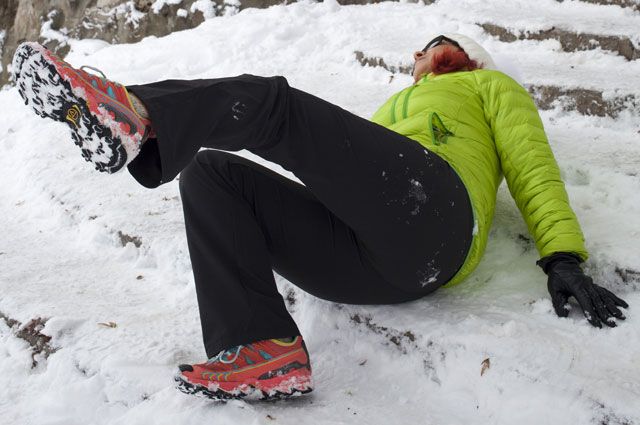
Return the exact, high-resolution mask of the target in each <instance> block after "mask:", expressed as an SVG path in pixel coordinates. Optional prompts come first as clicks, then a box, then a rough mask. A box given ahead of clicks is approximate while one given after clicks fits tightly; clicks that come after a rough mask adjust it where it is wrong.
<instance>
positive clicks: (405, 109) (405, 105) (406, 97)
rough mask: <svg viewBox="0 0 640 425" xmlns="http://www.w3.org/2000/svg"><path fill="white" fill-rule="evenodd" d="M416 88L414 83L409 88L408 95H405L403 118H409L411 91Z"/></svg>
mask: <svg viewBox="0 0 640 425" xmlns="http://www.w3.org/2000/svg"><path fill="white" fill-rule="evenodd" d="M415 88H416V85H413V86H411V88H410V89H409V90H407V95H406V96H405V97H404V105H403V106H402V118H407V110H408V109H409V96H411V92H412V91H413V90H414V89H415Z"/></svg>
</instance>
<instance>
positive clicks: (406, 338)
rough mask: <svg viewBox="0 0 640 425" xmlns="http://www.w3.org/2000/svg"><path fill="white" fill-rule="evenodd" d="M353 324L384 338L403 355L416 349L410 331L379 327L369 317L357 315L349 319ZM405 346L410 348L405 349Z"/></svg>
mask: <svg viewBox="0 0 640 425" xmlns="http://www.w3.org/2000/svg"><path fill="white" fill-rule="evenodd" d="M349 319H350V320H351V321H352V322H353V323H357V324H361V325H364V326H365V327H366V328H367V329H369V330H371V331H373V332H374V333H376V334H378V335H382V336H384V337H385V338H386V339H387V340H388V341H389V342H391V343H392V344H393V345H394V346H395V347H396V348H397V349H399V350H400V351H402V353H403V354H407V349H408V348H414V349H415V348H417V345H416V344H415V341H416V336H415V335H414V334H413V332H411V331H404V332H402V331H398V330H396V329H390V328H387V327H386V326H380V325H377V324H375V323H374V322H373V321H372V318H371V317H370V316H364V317H361V316H360V315H359V314H353V315H351V316H350V318H349ZM407 344H409V345H411V346H412V347H407Z"/></svg>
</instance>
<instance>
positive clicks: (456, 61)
mask: <svg viewBox="0 0 640 425" xmlns="http://www.w3.org/2000/svg"><path fill="white" fill-rule="evenodd" d="M465 68H466V69H467V70H469V71H473V70H474V69H478V68H481V66H480V65H478V62H476V61H475V60H472V59H470V58H469V55H467V53H466V52H464V51H462V50H459V49H443V50H442V51H440V52H438V53H435V54H434V55H433V59H432V60H431V72H433V73H434V74H436V75H437V74H446V73H447V72H455V71H461V70H463V69H465Z"/></svg>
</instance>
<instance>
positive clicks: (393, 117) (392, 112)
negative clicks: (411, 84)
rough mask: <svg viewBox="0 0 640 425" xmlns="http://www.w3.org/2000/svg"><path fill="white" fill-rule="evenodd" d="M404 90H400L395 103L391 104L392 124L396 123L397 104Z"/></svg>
mask: <svg viewBox="0 0 640 425" xmlns="http://www.w3.org/2000/svg"><path fill="white" fill-rule="evenodd" d="M401 93H402V92H398V94H396V97H395V98H394V99H393V103H392V104H391V124H395V123H396V104H397V103H398V98H399V97H400V94H401Z"/></svg>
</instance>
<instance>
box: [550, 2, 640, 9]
mask: <svg viewBox="0 0 640 425" xmlns="http://www.w3.org/2000/svg"><path fill="white" fill-rule="evenodd" d="M556 1H557V2H559V3H562V2H563V1H564V0H556ZM580 2H584V3H592V4H598V5H601V6H620V7H622V8H625V9H626V8H629V9H631V10H636V11H638V12H640V2H639V1H638V0H580Z"/></svg>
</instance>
